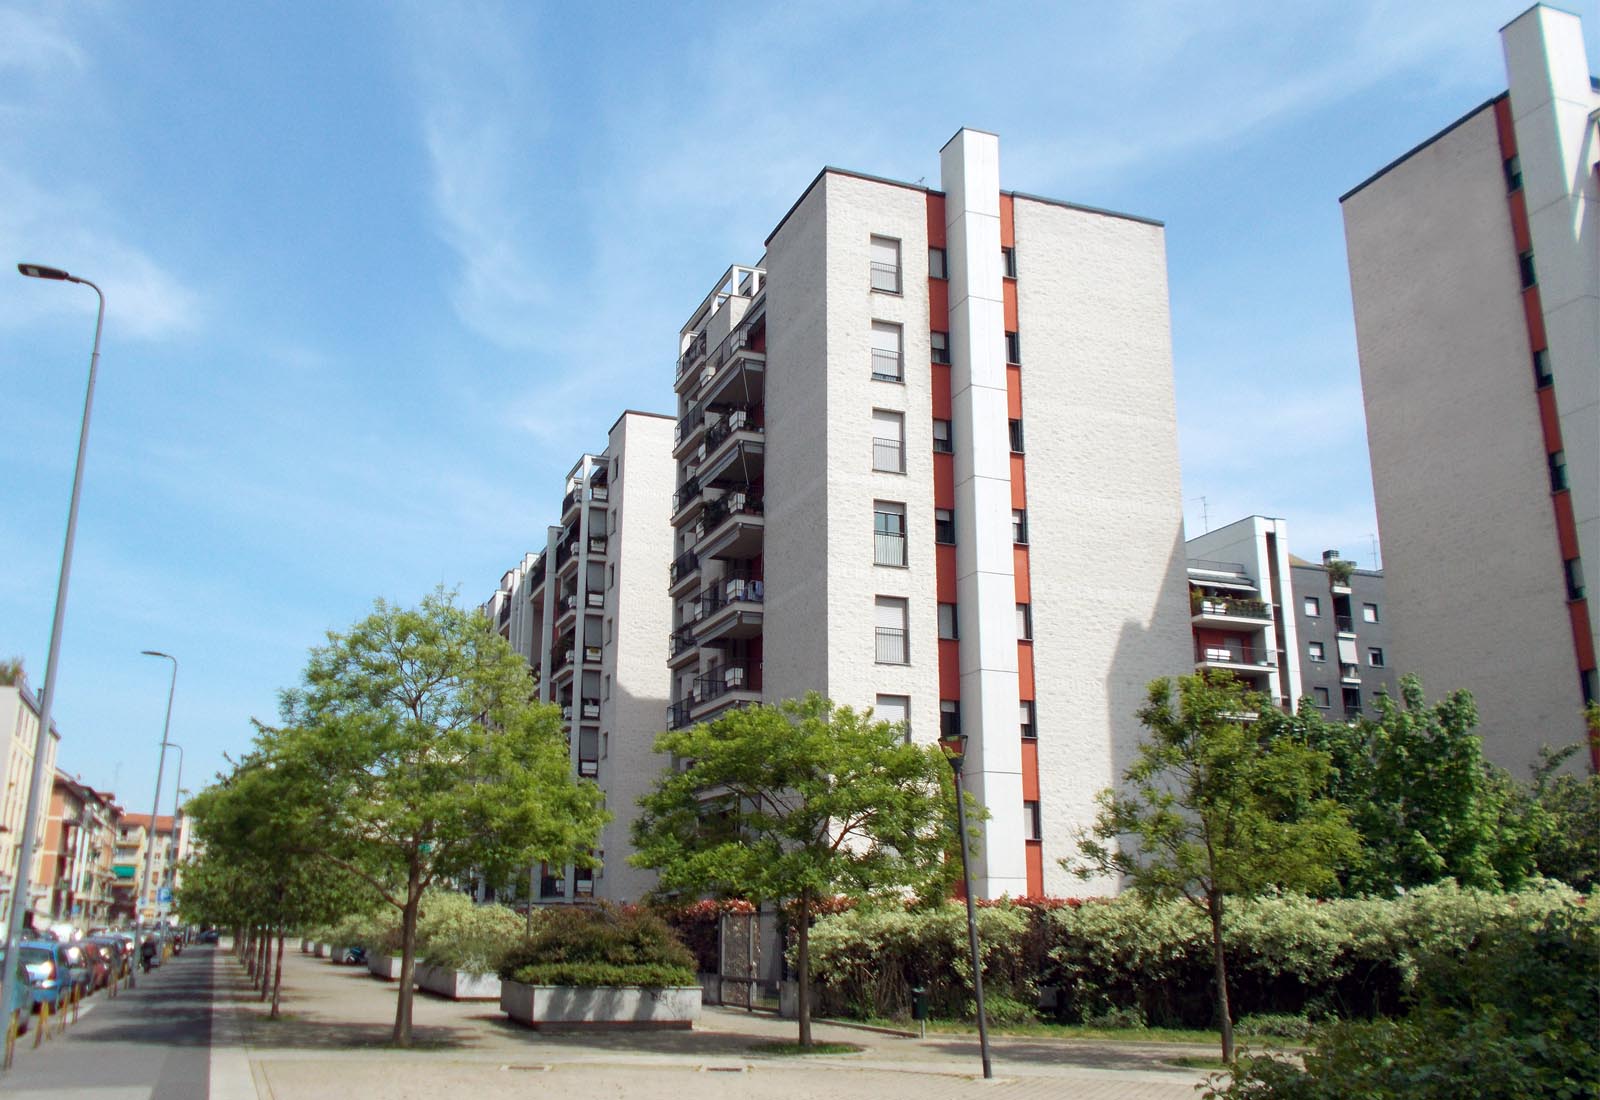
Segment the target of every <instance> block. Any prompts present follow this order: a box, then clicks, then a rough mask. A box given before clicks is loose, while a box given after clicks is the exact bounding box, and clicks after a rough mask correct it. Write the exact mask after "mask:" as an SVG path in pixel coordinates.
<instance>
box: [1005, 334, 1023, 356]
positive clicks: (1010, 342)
mask: <svg viewBox="0 0 1600 1100" xmlns="http://www.w3.org/2000/svg"><path fill="white" fill-rule="evenodd" d="M1006 362H1007V363H1020V362H1022V342H1021V341H1020V340H1019V339H1018V338H1017V334H1016V333H1014V332H1008V333H1006Z"/></svg>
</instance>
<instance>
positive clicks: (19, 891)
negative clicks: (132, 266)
mask: <svg viewBox="0 0 1600 1100" xmlns="http://www.w3.org/2000/svg"><path fill="white" fill-rule="evenodd" d="M17 270H18V271H19V272H21V273H22V274H23V275H26V276H27V277H28V278H30V279H50V280H52V281H54V282H64V283H79V284H81V285H83V286H86V287H88V288H89V289H90V290H92V291H94V293H95V297H96V298H98V299H99V300H100V308H99V311H98V312H97V313H96V314H95V321H94V348H93V350H92V351H91V352H90V354H89V386H88V389H87V391H86V392H85V394H84V398H83V424H82V426H81V427H80V428H79V429H78V462H77V465H76V467H74V469H73V471H72V502H71V503H70V504H69V505H68V506H67V540H66V544H65V545H64V546H63V547H62V550H61V575H60V578H59V579H58V580H57V582H56V609H55V617H54V618H53V619H52V620H51V623H50V655H49V657H48V658H47V659H46V662H45V666H44V698H43V699H41V700H40V702H39V732H38V734H37V735H36V736H35V738H34V742H33V775H32V776H31V778H30V779H29V781H28V810H27V815H26V816H25V817H24V818H23V819H22V842H21V844H20V846H19V848H18V852H17V874H16V878H15V880H14V881H13V883H12V889H11V914H10V920H9V921H7V923H6V942H5V960H6V963H5V965H4V966H0V1005H9V1004H10V1003H11V983H13V982H14V981H16V980H17V967H16V966H15V965H14V964H13V963H12V962H11V960H12V959H15V958H16V957H17V941H18V940H20V939H21V938H22V918H23V914H24V911H25V910H28V909H31V908H32V906H31V905H30V904H29V901H28V893H29V889H30V887H31V885H32V884H31V883H30V882H29V878H30V877H31V875H32V873H33V851H34V848H35V847H36V846H37V845H38V842H39V801H40V799H41V798H42V797H43V793H44V790H45V778H44V758H45V752H46V749H48V747H49V743H50V724H51V713H52V711H53V710H54V709H55V702H56V668H57V665H59V664H60V657H61V628H62V624H63V622H64V621H65V619H66V612H67V583H68V581H69V580H70V579H71V577H72V544H73V541H74V539H75V538H76V536H77V533H78V499H79V497H80V496H81V495H82V491H83V460H84V455H85V452H86V451H87V450H88V446H89V414H90V412H91V411H92V410H93V408H94V378H95V373H96V372H97V371H98V370H99V367H100V330H101V328H102V327H103V326H104V324H105V319H106V296H105V295H104V294H102V293H101V292H100V288H99V287H97V286H95V285H94V284H93V283H91V282H90V281H89V280H88V279H80V278H78V277H77V276H76V275H68V274H67V273H66V272H65V271H62V270H61V269H60V268H56V267H45V266H43V265H41V264H18V265H17Z"/></svg>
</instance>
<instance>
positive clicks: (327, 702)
mask: <svg viewBox="0 0 1600 1100" xmlns="http://www.w3.org/2000/svg"><path fill="white" fill-rule="evenodd" d="M531 693H532V681H531V680H530V679H529V676H528V670H527V666H526V665H525V664H524V663H523V661H522V659H521V658H520V657H518V656H517V655H516V653H515V652H513V651H512V649H511V647H510V646H509V645H508V644H507V643H506V642H505V640H504V639H503V638H501V637H500V636H499V634H498V633H496V632H495V631H494V629H493V627H492V625H491V624H490V623H489V622H488V620H486V619H484V618H483V617H482V616H480V615H478V614H477V613H476V612H474V611H470V610H465V609H463V608H460V607H458V606H456V604H455V601H454V598H453V596H452V594H450V593H447V592H445V591H443V590H442V589H441V590H438V591H435V592H434V593H432V594H431V595H429V596H427V597H425V598H424V599H423V601H422V604H421V606H420V607H417V608H399V607H393V606H390V605H388V604H386V603H384V602H383V601H382V600H379V601H378V602H377V603H376V605H375V607H374V610H373V613H372V614H371V615H369V616H368V617H367V618H365V619H363V620H362V621H361V622H358V623H356V624H355V625H354V626H353V627H351V629H350V630H349V631H348V632H347V633H344V634H338V633H330V634H329V636H328V644H327V645H326V646H322V647H319V648H317V649H315V650H313V651H312V653H311V658H310V661H309V663H308V665H307V668H306V673H305V684H304V687H303V688H302V689H300V690H299V691H295V692H290V693H286V695H285V700H284V718H285V720H286V724H285V726H284V728H282V729H278V730H270V731H266V733H265V735H264V738H263V742H262V749H263V752H264V753H265V754H266V755H267V756H269V757H270V758H271V759H272V760H273V761H274V764H275V766H277V767H279V768H282V769H284V772H285V774H287V775H289V776H292V777H293V783H294V791H293V795H292V797H295V798H297V799H298V800H299V801H300V803H301V805H302V806H303V808H304V810H305V813H306V821H307V824H308V827H310V828H311V829H312V830H313V834H314V837H315V840H316V844H317V848H318V851H319V853H320V854H321V855H322V857H323V858H325V859H327V860H329V861H331V862H332V863H334V864H335V865H337V866H339V867H342V868H344V869H345V870H346V871H348V872H349V873H351V874H352V875H355V876H356V877H358V878H359V879H361V880H362V881H363V882H365V883H366V884H367V885H368V886H369V887H371V889H372V890H373V891H375V892H376V894H377V895H378V897H380V898H381V899H382V900H383V901H384V902H386V903H387V904H389V905H391V906H393V907H394V908H395V909H396V910H398V911H399V915H400V929H401V959H402V961H401V972H400V983H399V984H400V995H399V998H398V1003H397V1005H396V1009H395V1023H394V1042H395V1043H396V1044H397V1045H400V1046H407V1045H409V1044H410V1042H411V1009H412V974H413V972H414V968H415V961H416V960H415V955H416V932H417V917H418V913H419V909H420V906H421V902H422V896H423V891H425V890H426V889H427V888H428V887H429V886H430V885H431V884H433V883H434V882H445V881H449V880H450V879H451V878H452V877H454V876H458V875H466V874H469V873H472V872H475V871H481V872H483V873H485V874H486V875H488V876H489V877H490V878H491V879H492V880H500V881H503V880H504V879H506V878H508V877H510V875H511V874H512V873H513V871H514V870H516V869H519V868H525V867H527V866H529V865H530V864H532V863H535V862H540V861H543V862H546V863H550V864H556V865H564V864H566V863H569V862H577V863H580V864H583V865H589V864H590V863H591V861H592V859H593V857H592V855H591V852H592V849H593V845H594V843H595V840H596V838H597V837H598V835H599V831H600V828H601V826H602V825H603V824H604V823H605V821H606V820H607V816H608V815H607V814H606V812H605V810H604V808H603V806H602V797H601V794H600V791H599V789H598V788H597V787H596V786H595V785H594V784H593V783H591V782H588V781H578V780H576V779H575V778H574V777H573V775H572V768H571V765H570V762H569V756H568V747H567V742H566V736H565V732H564V730H563V727H562V724H561V716H560V712H559V711H558V710H557V708H556V707H554V706H550V705H543V704H539V703H537V702H536V701H535V700H534V699H533V698H532V695H531Z"/></svg>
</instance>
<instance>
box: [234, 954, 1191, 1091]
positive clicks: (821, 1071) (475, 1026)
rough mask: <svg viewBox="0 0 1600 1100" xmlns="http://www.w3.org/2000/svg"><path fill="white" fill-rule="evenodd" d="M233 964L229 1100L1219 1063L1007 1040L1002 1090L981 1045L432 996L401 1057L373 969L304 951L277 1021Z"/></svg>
mask: <svg viewBox="0 0 1600 1100" xmlns="http://www.w3.org/2000/svg"><path fill="white" fill-rule="evenodd" d="M217 965H218V968H219V969H218V973H217V975H216V982H215V984H216V988H217V990H218V994H219V996H223V995H225V990H230V989H231V990H233V991H234V992H233V996H235V997H239V998H241V999H237V1000H233V1001H232V1002H231V1003H229V1004H228V1005H227V1006H226V1010H225V1011H226V1016H227V1019H226V1020H225V1021H224V1022H222V1023H221V1024H220V1026H219V1027H218V1028H217V1031H218V1032H219V1039H220V1041H221V1043H222V1045H221V1046H219V1047H217V1048H214V1049H213V1055H212V1056H213V1063H212V1065H213V1083H212V1084H213V1100H233V1097H234V1096H236V1095H239V1094H237V1093H231V1092H230V1093H223V1092H219V1091H218V1086H219V1085H221V1084H223V1083H224V1082H223V1081H222V1080H219V1077H221V1076H224V1074H223V1073H221V1072H219V1064H220V1065H225V1064H227V1060H228V1059H230V1058H233V1059H235V1061H234V1062H233V1065H234V1066H235V1067H242V1066H247V1067H248V1070H249V1073H250V1075H251V1080H253V1082H254V1086H255V1091H256V1094H257V1096H258V1097H260V1098H268V1097H270V1098H272V1100H350V1098H351V1097H354V1096H384V1097H393V1098H396V1100H407V1098H417V1100H439V1096H440V1095H441V1091H442V1090H452V1091H455V1090H478V1089H493V1090H496V1092H497V1093H498V1094H500V1095H507V1096H544V1095H550V1094H555V1093H558V1092H567V1093H570V1092H574V1091H577V1090H582V1092H583V1093H584V1094H585V1095H590V1096H619V1097H622V1096H643V1095H647V1094H650V1093H659V1092H661V1091H662V1090H663V1089H669V1090H674V1091H676V1090H685V1091H687V1090H693V1093H694V1095H695V1096H696V1100H749V1098H750V1095H751V1094H752V1092H756V1093H759V1095H760V1096H761V1098H762V1100H790V1098H794V1100H802V1098H804V1100H809V1098H810V1097H813V1096H816V1095H817V1094H818V1093H819V1092H821V1091H824V1090H826V1092H827V1093H828V1094H829V1095H831V1096H833V1097H836V1098H839V1100H853V1098H857V1097H859V1098H861V1100H944V1098H946V1097H964V1096H969V1095H972V1094H973V1091H974V1090H975V1089H976V1090H988V1089H999V1090H1001V1091H1002V1092H1003V1093H1004V1095H1005V1097H1006V1098H1007V1100H1012V1098H1015V1100H1028V1098H1032V1097H1045V1096H1049V1097H1051V1098H1052V1100H1053V1098H1056V1097H1060V1096H1062V1095H1068V1096H1071V1097H1073V1098H1074V1100H1180V1098H1181V1100H1193V1098H1194V1097H1195V1096H1196V1095H1198V1094H1197V1093H1196V1092H1195V1085H1196V1083H1198V1082H1199V1081H1200V1080H1202V1079H1203V1077H1204V1074H1203V1073H1202V1072H1200V1071H1196V1070H1192V1069H1184V1068H1181V1067H1176V1066H1173V1065H1172V1064H1171V1063H1170V1062H1169V1061H1168V1059H1171V1058H1174V1057H1178V1056H1180V1055H1183V1054H1202V1055H1204V1054H1209V1053H1210V1051H1209V1049H1194V1048H1182V1047H1179V1048H1174V1047H1171V1046H1156V1045H1150V1046H1143V1045H1132V1044H1118V1043H1093V1042H1081V1041H1072V1040H1050V1039H997V1040H994V1041H993V1042H992V1043H991V1047H992V1054H993V1062H994V1066H995V1076H996V1080H995V1081H991V1082H985V1081H983V1080H982V1076H981V1071H980V1068H979V1059H978V1046H977V1042H976V1040H975V1039H971V1038H968V1037H965V1036H952V1035H938V1036H930V1037H929V1038H928V1039H926V1040H916V1039H904V1038H899V1037H895V1036H890V1035H882V1034H877V1033H874V1032H868V1031H862V1030H859V1029H855V1028H844V1027H837V1026H831V1025H826V1024H820V1025H818V1026H817V1027H816V1028H815V1035H816V1038H817V1039H819V1040H826V1041H838V1042H849V1043H855V1044H857V1045H859V1046H862V1047H864V1048H865V1049H864V1050H863V1051H861V1052H860V1053H858V1054H849V1055H834V1056H829V1055H812V1056H806V1057H804V1058H794V1057H774V1056H771V1055H762V1054H759V1053H755V1052H752V1050H751V1047H753V1046H755V1045H757V1044H759V1043H762V1042H769V1041H775V1040H781V1041H793V1039H794V1033H795V1025H794V1023H793V1021H790V1020H779V1019H775V1018H773V1017H771V1016H766V1015H762V1014H755V1015H751V1014H747V1013H744V1012H739V1011H734V1010H727V1009H720V1008H708V1009H707V1010H706V1011H705V1014H704V1016H703V1017H702V1018H701V1020H700V1022H699V1023H698V1024H697V1025H696V1026H695V1028H694V1030H693V1031H654V1032H608V1033H602V1034H588V1035H583V1034H577V1033H572V1032H567V1033H546V1032H535V1031H531V1030H529V1029H527V1028H523V1027H521V1026H519V1025H516V1024H513V1023H511V1022H510V1021H508V1020H507V1019H506V1017H505V1016H504V1014H502V1013H501V1012H500V1009H499V1006H498V1005H496V1004H493V1003H481V1002H480V1003H476V1004H471V1003H467V1004H458V1003H454V1002H451V1001H447V1000H443V999H441V998H436V997H433V996H430V995H428V994H424V993H420V992H419V993H418V994H417V996H416V999H415V1007H414V1009H413V1013H414V1015H413V1031H414V1036H415V1040H416V1045H415V1047H414V1048H413V1049H410V1050H394V1049H391V1048H390V1047H388V1045H387V1044H388V1041H389V1033H390V1029H391V1027H392V1025H393V1021H394V1009H395V999H396V997H397V996H398V990H397V988H396V987H395V985H394V984H393V983H387V982H383V981H380V980H379V979H377V978H374V977H372V976H371V975H369V974H368V973H367V972H366V970H365V968H358V967H345V966H336V965H334V964H332V963H329V962H327V961H326V960H317V959H312V958H310V957H308V956H304V955H300V954H298V953H296V952H294V951H293V950H292V949H291V950H290V952H288V953H287V954H286V957H285V959H284V998H283V1006H282V1007H283V1012H284V1018H283V1019H281V1020H276V1021H274V1020H269V1019H267V1018H266V1006H265V1005H262V1004H260V1003H259V1002H256V1001H255V1000H253V999H251V998H250V997H249V996H248V995H246V994H248V990H247V989H246V987H245V986H244V983H243V981H242V969H241V968H240V967H239V964H238V963H237V962H236V961H234V960H233V958H232V956H231V955H228V954H227V953H225V952H219V953H218V960H217ZM224 968H229V969H231V970H232V971H233V974H231V975H230V974H228V973H226V972H225V969H224ZM241 990H243V991H244V992H243V993H241V992H239V991H241ZM236 1044H237V1045H236ZM241 1046H242V1050H240V1049H239V1047H241ZM240 1055H242V1058H241V1057H240ZM757 1078H759V1080H757ZM244 1095H248V1094H244Z"/></svg>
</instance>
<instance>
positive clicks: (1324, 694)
mask: <svg viewBox="0 0 1600 1100" xmlns="http://www.w3.org/2000/svg"><path fill="white" fill-rule="evenodd" d="M1311 697H1312V698H1313V699H1315V700H1316V701H1317V706H1319V707H1321V708H1322V709H1323V710H1327V709H1328V708H1329V707H1331V706H1333V700H1332V699H1331V698H1330V697H1329V695H1328V689H1327V688H1312V689H1311Z"/></svg>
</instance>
